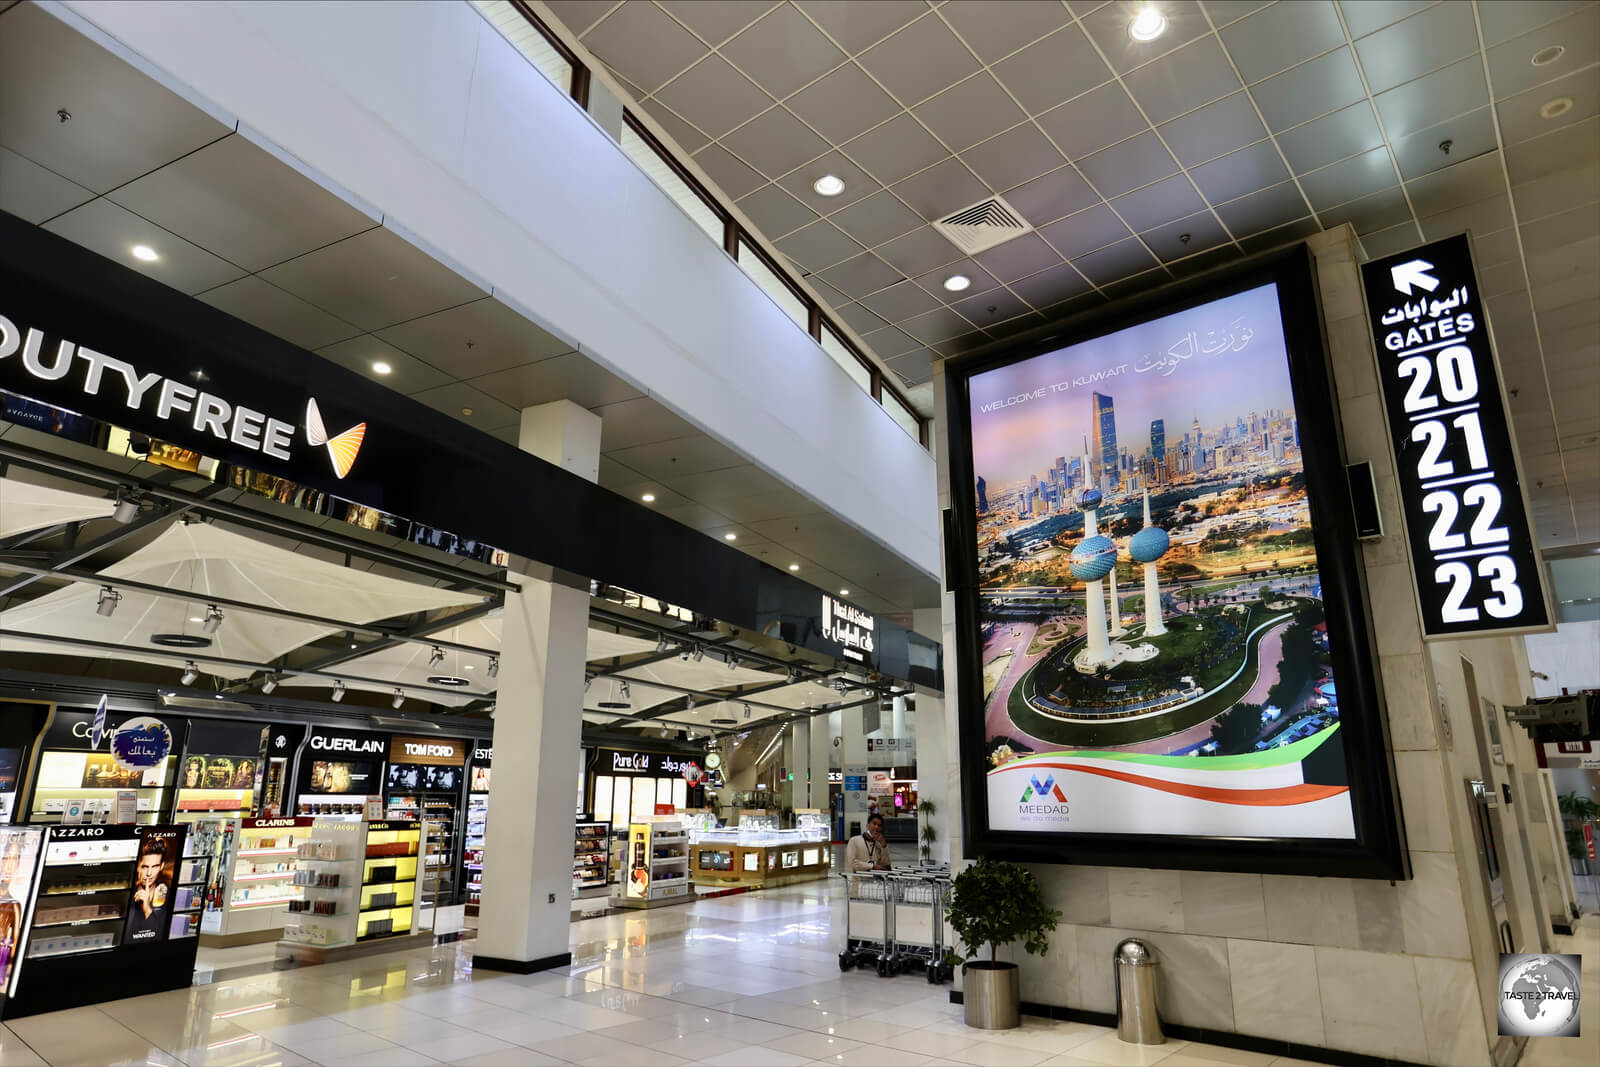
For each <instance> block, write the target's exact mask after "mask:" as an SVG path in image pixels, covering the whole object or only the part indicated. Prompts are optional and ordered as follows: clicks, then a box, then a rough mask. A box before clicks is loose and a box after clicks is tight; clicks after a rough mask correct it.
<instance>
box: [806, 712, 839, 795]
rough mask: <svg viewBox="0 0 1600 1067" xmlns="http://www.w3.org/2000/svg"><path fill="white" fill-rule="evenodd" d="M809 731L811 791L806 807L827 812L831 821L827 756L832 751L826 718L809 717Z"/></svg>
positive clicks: (823, 716)
mask: <svg viewBox="0 0 1600 1067" xmlns="http://www.w3.org/2000/svg"><path fill="white" fill-rule="evenodd" d="M810 730H811V759H810V766H811V789H810V797H809V799H808V802H807V804H806V806H807V807H810V808H820V809H821V810H823V811H825V812H828V817H829V818H830V819H831V818H832V817H833V812H831V811H828V756H829V754H830V753H831V752H832V751H833V734H832V731H830V730H829V729H828V716H827V715H813V716H811V722H810Z"/></svg>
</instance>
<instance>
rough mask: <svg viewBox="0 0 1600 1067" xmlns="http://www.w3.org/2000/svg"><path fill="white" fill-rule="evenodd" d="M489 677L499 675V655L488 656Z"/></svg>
mask: <svg viewBox="0 0 1600 1067" xmlns="http://www.w3.org/2000/svg"><path fill="white" fill-rule="evenodd" d="M489 677H491V678H498V677H500V657H499V656H490V657H489Z"/></svg>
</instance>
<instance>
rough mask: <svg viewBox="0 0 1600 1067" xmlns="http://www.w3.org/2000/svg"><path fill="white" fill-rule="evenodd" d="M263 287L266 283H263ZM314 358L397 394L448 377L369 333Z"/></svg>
mask: <svg viewBox="0 0 1600 1067" xmlns="http://www.w3.org/2000/svg"><path fill="white" fill-rule="evenodd" d="M262 284H263V285H265V284H266V283H265V282H263V283H262ZM317 355H319V356H321V357H323V358H324V359H327V360H331V361H333V362H334V363H337V364H339V366H341V367H344V368H346V369H347V370H353V371H355V372H356V373H357V374H361V375H365V376H366V377H368V378H371V379H372V380H373V381H375V382H382V383H383V384H384V385H387V386H388V387H389V388H391V389H393V390H395V391H396V392H400V393H407V394H409V393H420V392H422V391H423V390H424V389H434V388H437V387H438V386H441V385H444V384H446V383H448V382H449V381H450V380H451V378H450V376H449V375H448V374H445V373H444V372H443V371H441V370H439V369H438V368H437V367H432V366H429V365H428V364H426V363H424V362H423V361H422V360H420V359H418V358H417V357H416V356H413V355H412V354H411V353H409V352H402V351H400V349H398V348H396V347H394V346H393V345H391V344H386V343H385V342H383V341H381V340H379V339H378V338H376V337H374V336H372V335H371V334H361V335H360V336H357V337H352V338H351V339H350V340H348V341H340V342H338V343H336V344H332V345H328V346H327V347H325V348H319V349H317ZM375 363H386V364H388V366H389V373H388V374H379V373H377V372H376V371H374V370H373V369H372V367H373V364H375Z"/></svg>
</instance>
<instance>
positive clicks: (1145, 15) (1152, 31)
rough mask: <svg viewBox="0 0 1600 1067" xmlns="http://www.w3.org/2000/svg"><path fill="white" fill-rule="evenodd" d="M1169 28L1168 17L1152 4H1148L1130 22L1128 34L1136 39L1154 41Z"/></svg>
mask: <svg viewBox="0 0 1600 1067" xmlns="http://www.w3.org/2000/svg"><path fill="white" fill-rule="evenodd" d="M1166 28H1167V17H1166V16H1165V15H1163V14H1162V13H1161V12H1160V11H1157V10H1156V8H1155V6H1154V5H1152V4H1146V5H1145V6H1144V7H1141V8H1140V9H1139V13H1138V14H1137V15H1135V16H1133V21H1132V22H1130V23H1128V36H1129V37H1132V38H1133V39H1134V40H1135V41H1153V40H1155V39H1156V38H1157V37H1160V36H1161V34H1162V33H1163V32H1165V30H1166Z"/></svg>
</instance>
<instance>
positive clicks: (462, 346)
mask: <svg viewBox="0 0 1600 1067" xmlns="http://www.w3.org/2000/svg"><path fill="white" fill-rule="evenodd" d="M378 336H379V337H381V338H383V339H384V340H385V341H387V342H389V343H390V344H392V345H394V346H395V347H397V348H402V349H404V350H405V351H407V352H410V353H411V354H412V355H414V356H417V357H418V358H419V359H422V360H424V361H426V362H428V363H430V364H432V365H433V366H435V367H438V368H439V369H440V370H442V371H445V372H447V373H449V374H453V375H455V376H456V377H457V378H478V377H481V376H483V375H485V374H493V373H495V372H496V371H502V370H506V369H509V368H511V367H520V366H523V365H525V364H529V363H538V362H540V361H541V360H545V359H551V358H553V357H555V356H559V355H565V354H566V353H568V352H571V351H572V350H573V349H572V346H571V345H569V344H567V343H566V342H565V341H563V340H561V339H560V338H558V337H555V336H554V335H552V334H550V333H548V332H546V331H545V330H543V329H541V328H540V327H539V326H537V325H536V324H534V323H533V322H530V321H529V320H528V319H527V318H526V317H525V316H524V315H522V314H521V313H519V312H517V311H516V310H514V309H512V308H510V307H507V306H506V305H505V304H503V303H501V302H500V301H499V300H496V299H495V298H494V297H492V296H491V297H485V298H483V299H482V300H474V301H471V302H470V303H466V304H460V305H457V306H456V307H453V308H447V309H445V310H444V311H436V312H434V313H433V314H431V315H424V316H422V317H420V318H415V319H412V320H411V321H409V322H403V323H401V324H400V325H398V326H391V327H389V328H388V329H386V330H380V331H379V332H378Z"/></svg>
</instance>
